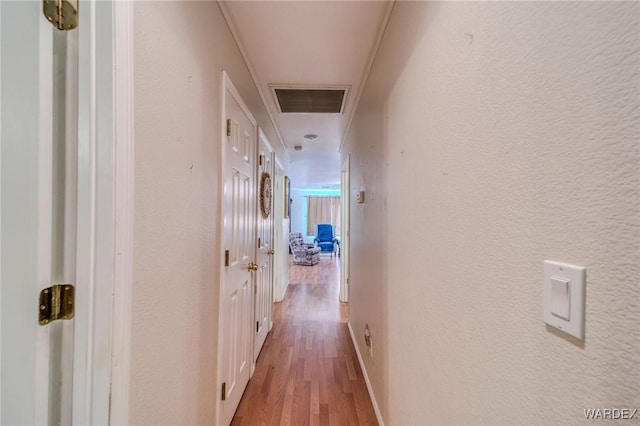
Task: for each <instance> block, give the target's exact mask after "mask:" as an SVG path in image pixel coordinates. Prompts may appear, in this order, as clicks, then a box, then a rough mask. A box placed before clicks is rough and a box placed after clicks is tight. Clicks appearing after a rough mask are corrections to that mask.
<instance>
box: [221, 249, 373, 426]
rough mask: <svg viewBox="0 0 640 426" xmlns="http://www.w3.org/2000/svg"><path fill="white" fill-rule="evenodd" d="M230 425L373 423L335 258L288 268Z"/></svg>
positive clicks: (371, 408) (326, 258)
mask: <svg viewBox="0 0 640 426" xmlns="http://www.w3.org/2000/svg"><path fill="white" fill-rule="evenodd" d="M289 278H290V279H289V288H288V290H287V293H286V296H285V298H284V301H283V302H282V303H276V304H275V305H274V308H275V309H274V326H273V329H272V330H271V332H270V333H269V335H268V337H267V340H266V342H265V344H264V347H263V348H262V352H261V353H260V357H259V358H258V363H257V366H256V371H255V373H254V375H253V377H252V378H251V380H250V381H249V385H248V386H247V389H246V390H245V393H244V395H243V397H242V400H241V401H240V405H239V406H238V410H237V411H236V414H235V417H234V418H233V421H232V423H231V424H232V425H251V426H253V425H296V426H297V425H377V424H378V422H377V421H376V416H375V413H374V411H373V406H372V404H371V400H370V399H369V394H368V392H367V388H366V384H365V381H364V378H363V376H362V371H361V370H360V365H359V364H358V358H357V355H356V353H355V350H354V348H353V343H352V342H351V337H350V335H349V330H348V328H347V322H346V321H347V317H346V315H347V308H346V305H345V304H341V303H340V302H339V301H338V294H339V290H340V289H339V287H340V283H339V281H340V271H339V259H338V258H329V257H323V258H322V259H321V260H320V263H319V264H317V265H314V266H298V265H291V266H290V273H289Z"/></svg>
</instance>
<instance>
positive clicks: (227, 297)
mask: <svg viewBox="0 0 640 426" xmlns="http://www.w3.org/2000/svg"><path fill="white" fill-rule="evenodd" d="M223 80H224V84H223V86H224V94H223V96H224V111H223V114H224V123H225V125H224V126H223V127H225V129H224V136H223V144H224V147H223V152H224V154H223V155H224V158H223V160H224V167H223V168H224V190H223V192H224V201H223V203H224V207H223V208H224V217H223V220H224V222H223V253H224V259H223V262H224V263H223V267H222V268H223V273H222V282H221V286H222V289H221V299H220V303H221V306H220V337H221V340H220V341H219V345H220V348H221V357H220V362H221V364H220V376H221V380H222V385H221V388H222V390H221V393H222V395H221V400H222V403H221V417H220V418H221V424H225V425H228V424H229V423H230V422H231V419H232V418H233V414H234V413H235V410H236V408H237V406H238V403H239V402H240V398H241V397H242V393H243V392H244V389H245V387H246V386H247V383H248V382H249V377H250V375H251V367H252V365H253V363H252V349H253V335H254V333H253V331H254V330H255V329H254V327H252V322H253V315H254V314H253V308H254V297H253V293H254V289H253V282H252V269H255V263H254V262H253V257H254V256H255V245H256V232H255V225H256V219H255V204H254V200H255V199H256V192H255V188H256V185H255V177H254V173H255V171H256V168H255V158H256V135H257V127H256V122H255V120H254V119H253V117H252V115H251V113H250V112H249V110H248V109H247V108H246V106H245V104H244V102H243V101H242V99H241V98H240V95H239V94H238V92H237V90H236V89H235V88H234V86H233V84H232V83H231V81H230V80H229V78H228V77H227V75H226V73H225V74H224V75H223Z"/></svg>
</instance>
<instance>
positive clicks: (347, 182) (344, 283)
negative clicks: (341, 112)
mask: <svg viewBox="0 0 640 426" xmlns="http://www.w3.org/2000/svg"><path fill="white" fill-rule="evenodd" d="M340 184H341V190H340V200H341V203H342V206H341V208H340V212H341V215H342V217H341V221H340V225H341V227H342V229H341V232H340V234H341V235H340V301H341V302H348V301H349V262H350V259H349V257H350V256H349V254H350V251H349V250H350V249H349V246H350V243H351V240H350V229H351V210H350V209H351V170H350V166H349V156H348V155H347V158H346V159H345V160H344V163H343V164H342V172H341V179H340Z"/></svg>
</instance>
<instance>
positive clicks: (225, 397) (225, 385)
mask: <svg viewBox="0 0 640 426" xmlns="http://www.w3.org/2000/svg"><path fill="white" fill-rule="evenodd" d="M225 399H227V382H222V400H223V401H224V400H225Z"/></svg>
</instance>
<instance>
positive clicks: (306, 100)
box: [273, 87, 347, 114]
mask: <svg viewBox="0 0 640 426" xmlns="http://www.w3.org/2000/svg"><path fill="white" fill-rule="evenodd" d="M273 91H274V94H275V97H276V101H277V103H278V107H279V108H280V112H281V113H285V114H286V113H298V114H299V113H306V114H313V113H319V114H341V113H342V111H343V108H344V101H345V98H346V97H347V89H346V88H344V89H333V88H332V89H329V88H325V89H315V88H314V89H309V88H304V89H303V88H282V87H273Z"/></svg>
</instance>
